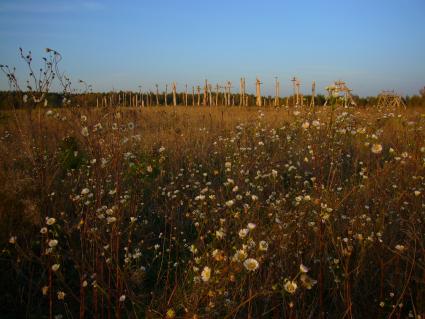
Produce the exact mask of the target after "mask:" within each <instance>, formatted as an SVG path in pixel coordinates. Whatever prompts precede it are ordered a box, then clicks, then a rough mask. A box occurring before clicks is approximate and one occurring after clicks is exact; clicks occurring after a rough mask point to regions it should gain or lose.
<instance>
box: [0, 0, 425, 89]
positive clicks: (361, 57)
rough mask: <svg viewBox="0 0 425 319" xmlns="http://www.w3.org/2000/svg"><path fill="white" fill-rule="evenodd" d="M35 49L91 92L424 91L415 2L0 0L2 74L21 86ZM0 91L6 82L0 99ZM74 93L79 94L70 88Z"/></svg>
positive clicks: (422, 14) (424, 61) (419, 7)
mask: <svg viewBox="0 0 425 319" xmlns="http://www.w3.org/2000/svg"><path fill="white" fill-rule="evenodd" d="M20 46H22V47H23V48H24V49H28V50H32V51H33V54H34V60H35V61H39V60H40V59H41V57H42V56H43V54H44V48H45V47H51V48H54V49H56V50H58V51H59V52H61V53H62V55H63V57H64V59H63V62H61V67H62V69H63V70H65V71H67V73H68V74H69V75H70V76H71V78H72V79H73V80H74V83H75V84H76V83H77V81H76V80H77V79H83V80H85V81H86V82H88V83H90V84H92V85H93V88H94V90H96V91H103V90H110V89H116V90H117V89H132V90H138V86H139V85H142V88H143V89H147V88H151V89H153V88H154V85H155V83H158V84H160V86H161V87H163V86H164V85H165V83H171V82H172V81H176V82H177V86H178V89H180V90H183V89H184V85H185V84H186V83H187V84H188V85H189V86H192V85H198V84H201V83H203V81H204V79H205V78H207V79H208V80H209V81H210V82H212V83H213V84H215V83H217V82H219V83H224V82H225V81H227V80H231V81H232V82H233V83H234V85H233V86H234V90H237V89H238V84H239V78H240V77H241V76H244V77H245V78H246V81H247V87H248V89H249V91H251V92H253V91H254V90H253V89H254V82H255V77H256V76H258V77H259V78H260V79H261V80H262V82H263V83H264V91H265V93H267V94H273V93H272V92H273V82H274V77H275V76H278V77H279V79H280V82H281V92H282V95H286V94H288V93H289V92H290V91H291V82H290V81H289V80H290V78H291V77H293V76H294V75H296V76H297V77H299V78H300V79H301V82H302V86H301V88H302V90H303V91H304V92H306V93H308V92H309V90H310V86H311V81H312V80H316V83H317V87H318V89H319V90H320V91H323V89H324V87H325V86H326V85H328V84H330V83H331V82H332V81H334V80H338V79H343V80H345V81H346V82H347V83H348V85H349V86H350V87H351V88H352V89H353V93H355V94H359V95H375V94H377V93H379V91H380V90H382V89H395V90H396V91H398V92H400V93H402V94H409V95H411V94H417V92H418V90H419V89H420V88H421V87H423V86H424V85H425V0H408V1H407V0H385V1H384V0H367V1H366V0H345V1H341V0H322V1H319V0H316V1H313V0H310V1H308V0H300V1H293V0H292V1H286V0H280V1H279V0H263V1H258V0H257V1H250V0H245V1H242V0H234V1H231V0H215V1H195V0H186V1H185V0H180V1H177V0H150V1H125V0H122V1H110V0H105V1H85V0H74V1H64V0H55V1H51V0H0V63H2V64H8V65H15V66H17V68H18V69H19V75H20V76H21V78H22V79H23V78H24V72H23V71H24V70H25V65H24V64H23V63H22V62H21V61H19V59H18V48H19V47H20ZM5 88H7V82H6V79H5V77H4V76H1V77H0V89H5ZM76 88H79V87H78V85H76Z"/></svg>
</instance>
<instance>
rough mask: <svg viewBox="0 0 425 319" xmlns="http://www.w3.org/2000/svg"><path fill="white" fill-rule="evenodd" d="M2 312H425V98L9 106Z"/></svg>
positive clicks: (1, 202)
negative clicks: (403, 103) (364, 104)
mask: <svg viewBox="0 0 425 319" xmlns="http://www.w3.org/2000/svg"><path fill="white" fill-rule="evenodd" d="M0 164H1V168H0V179H1V180H2V181H3V183H1V184H0V227H1V231H0V246H1V257H0V270H1V271H0V284H1V287H2V288H1V289H0V299H1V300H2V302H1V303H0V313H1V314H2V317H3V318H49V319H50V318H192V319H195V318H273V319H274V318H417V319H419V318H425V259H424V257H425V196H424V194H425V179H424V178H425V110H424V109H423V108H415V107H408V108H407V109H404V108H402V109H377V108H373V107H370V108H357V107H351V108H344V107H334V106H333V105H332V106H327V107H321V106H319V107H316V108H314V109H312V108H308V107H304V108H301V107H298V108H295V107H284V106H282V107H277V108H276V107H265V108H257V107H245V108H241V107H195V108H193V107H183V106H178V107H152V108H129V107H128V108H118V107H116V108H113V107H111V108H94V107H93V108H75V107H68V108H52V109H49V108H48V107H44V108H43V107H39V108H36V109H34V110H32V111H24V110H20V111H13V110H12V111H3V112H2V113H1V116H0Z"/></svg>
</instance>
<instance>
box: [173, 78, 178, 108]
mask: <svg viewBox="0 0 425 319" xmlns="http://www.w3.org/2000/svg"><path fill="white" fill-rule="evenodd" d="M176 88H177V85H176V82H173V106H176V105H177V99H176Z"/></svg>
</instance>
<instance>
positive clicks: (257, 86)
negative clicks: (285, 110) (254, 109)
mask: <svg viewBox="0 0 425 319" xmlns="http://www.w3.org/2000/svg"><path fill="white" fill-rule="evenodd" d="M255 95H256V106H261V105H262V100H261V82H260V80H259V79H258V77H257V79H256V81H255Z"/></svg>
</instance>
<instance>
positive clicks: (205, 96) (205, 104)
mask: <svg viewBox="0 0 425 319" xmlns="http://www.w3.org/2000/svg"><path fill="white" fill-rule="evenodd" d="M207 98H208V80H205V85H204V100H203V105H204V106H207Z"/></svg>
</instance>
